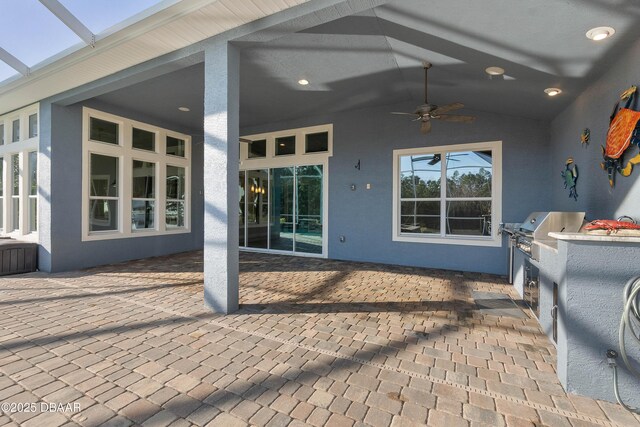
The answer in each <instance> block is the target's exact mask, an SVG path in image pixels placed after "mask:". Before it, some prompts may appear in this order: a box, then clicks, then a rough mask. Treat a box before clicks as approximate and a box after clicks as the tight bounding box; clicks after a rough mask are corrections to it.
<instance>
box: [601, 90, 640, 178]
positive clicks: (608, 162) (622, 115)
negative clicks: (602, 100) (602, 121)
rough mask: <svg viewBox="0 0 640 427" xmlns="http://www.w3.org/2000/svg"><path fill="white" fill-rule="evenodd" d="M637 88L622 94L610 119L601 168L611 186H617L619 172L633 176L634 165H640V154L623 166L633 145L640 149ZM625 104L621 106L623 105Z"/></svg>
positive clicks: (639, 115) (639, 117) (639, 114)
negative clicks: (626, 152)
mask: <svg viewBox="0 0 640 427" xmlns="http://www.w3.org/2000/svg"><path fill="white" fill-rule="evenodd" d="M637 89H638V88H637V87H636V86H631V87H630V88H629V89H627V90H625V91H624V92H622V95H620V100H619V101H618V102H617V103H616V105H615V107H614V108H613V113H612V114H611V117H610V119H609V131H608V132H607V145H606V147H602V157H603V162H602V163H600V167H602V169H604V170H606V171H607V175H608V176H609V185H610V186H611V187H613V186H614V185H615V174H616V172H619V173H620V174H621V175H622V176H629V175H631V170H632V168H633V165H635V164H637V163H640V154H637V155H636V156H635V157H633V158H632V159H631V160H629V162H628V163H627V165H626V166H623V164H624V161H623V155H624V153H625V151H627V149H628V148H629V146H631V145H638V146H639V147H640V129H639V128H638V126H639V125H640V111H637V110H638V99H637V92H638V90H637ZM622 102H624V104H623V105H622V106H621V103H622Z"/></svg>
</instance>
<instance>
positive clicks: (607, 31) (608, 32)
mask: <svg viewBox="0 0 640 427" xmlns="http://www.w3.org/2000/svg"><path fill="white" fill-rule="evenodd" d="M615 33H616V30H614V29H613V28H611V27H596V28H592V29H590V30H589V31H587V34H586V35H587V38H588V39H591V40H593V41H599V40H604V39H606V38H608V37H611V36H612V35H614V34H615Z"/></svg>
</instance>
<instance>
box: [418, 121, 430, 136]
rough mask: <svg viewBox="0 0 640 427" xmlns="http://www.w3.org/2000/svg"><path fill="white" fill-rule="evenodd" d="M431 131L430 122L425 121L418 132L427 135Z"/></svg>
mask: <svg viewBox="0 0 640 427" xmlns="http://www.w3.org/2000/svg"><path fill="white" fill-rule="evenodd" d="M430 131H431V120H425V121H423V122H422V124H421V125H420V132H422V133H423V134H427V133H429V132H430Z"/></svg>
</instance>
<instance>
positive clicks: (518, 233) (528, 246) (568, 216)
mask: <svg viewBox="0 0 640 427" xmlns="http://www.w3.org/2000/svg"><path fill="white" fill-rule="evenodd" d="M583 221H584V212H533V213H531V214H530V215H529V216H528V217H527V219H525V220H524V222H523V223H522V224H501V225H500V231H501V232H502V233H504V234H507V235H508V237H509V240H508V242H509V282H510V283H513V275H514V269H515V266H514V261H515V258H514V251H515V250H516V249H517V250H519V251H521V252H522V253H524V254H525V255H526V256H527V257H529V258H533V259H535V260H538V259H540V245H537V244H535V242H536V241H537V242H540V243H544V244H546V245H548V246H552V247H553V246H556V241H555V239H553V238H551V237H549V233H551V232H562V231H565V232H568V233H572V232H577V231H578V230H579V229H580V227H581V226H582V222H583Z"/></svg>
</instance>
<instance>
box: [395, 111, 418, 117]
mask: <svg viewBox="0 0 640 427" xmlns="http://www.w3.org/2000/svg"><path fill="white" fill-rule="evenodd" d="M391 114H400V115H401V116H416V115H417V114H416V113H402V112H399V111H392V112H391Z"/></svg>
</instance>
